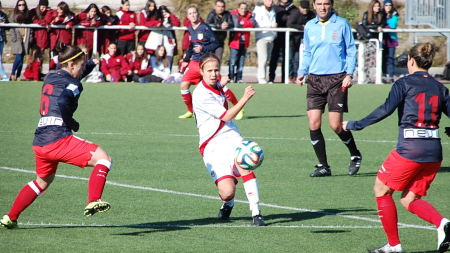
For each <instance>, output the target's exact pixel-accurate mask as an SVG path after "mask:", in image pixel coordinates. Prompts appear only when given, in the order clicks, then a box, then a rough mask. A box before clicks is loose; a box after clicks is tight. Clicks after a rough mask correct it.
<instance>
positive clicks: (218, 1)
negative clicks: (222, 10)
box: [216, 0, 226, 6]
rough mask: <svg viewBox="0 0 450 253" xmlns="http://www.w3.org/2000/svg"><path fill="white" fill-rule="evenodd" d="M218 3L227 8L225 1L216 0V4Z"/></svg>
mask: <svg viewBox="0 0 450 253" xmlns="http://www.w3.org/2000/svg"><path fill="white" fill-rule="evenodd" d="M217 3H223V5H224V6H226V4H225V1H224V0H216V4H217Z"/></svg>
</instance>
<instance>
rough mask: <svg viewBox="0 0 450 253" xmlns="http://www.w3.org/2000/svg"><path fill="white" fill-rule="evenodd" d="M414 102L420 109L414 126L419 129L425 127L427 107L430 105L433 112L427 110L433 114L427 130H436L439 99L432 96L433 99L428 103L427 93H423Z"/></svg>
mask: <svg viewBox="0 0 450 253" xmlns="http://www.w3.org/2000/svg"><path fill="white" fill-rule="evenodd" d="M414 102H417V104H418V106H419V109H418V112H417V121H416V123H415V124H414V125H415V126H417V127H425V113H426V107H427V106H428V105H431V111H430V110H427V111H429V112H430V114H431V115H429V116H430V117H431V120H429V124H428V125H427V126H426V127H427V128H436V125H435V124H436V121H437V117H436V113H437V110H438V105H439V97H438V96H436V95H434V96H431V98H430V99H429V100H428V102H427V101H426V97H425V93H423V92H421V93H419V94H418V95H417V97H416V98H415V99H414Z"/></svg>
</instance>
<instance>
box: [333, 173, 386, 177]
mask: <svg viewBox="0 0 450 253" xmlns="http://www.w3.org/2000/svg"><path fill="white" fill-rule="evenodd" d="M377 174H378V172H365V173H361V172H358V174H356V175H354V176H349V175H348V174H347V173H342V174H332V177H376V176H377Z"/></svg>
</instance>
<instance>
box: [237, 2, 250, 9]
mask: <svg viewBox="0 0 450 253" xmlns="http://www.w3.org/2000/svg"><path fill="white" fill-rule="evenodd" d="M243 4H245V5H246V6H247V7H248V4H247V3H246V2H240V3H239V4H238V8H239V7H241V5H243Z"/></svg>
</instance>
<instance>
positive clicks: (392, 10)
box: [384, 2, 399, 19]
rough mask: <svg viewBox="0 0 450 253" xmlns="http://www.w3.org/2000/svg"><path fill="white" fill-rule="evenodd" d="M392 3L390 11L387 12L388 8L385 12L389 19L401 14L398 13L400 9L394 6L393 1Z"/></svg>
mask: <svg viewBox="0 0 450 253" xmlns="http://www.w3.org/2000/svg"><path fill="white" fill-rule="evenodd" d="M391 4H392V8H391V11H390V12H386V9H384V12H385V13H386V18H387V19H389V18H392V17H393V16H399V15H398V11H397V9H396V8H395V6H394V3H393V2H392V3H391Z"/></svg>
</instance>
